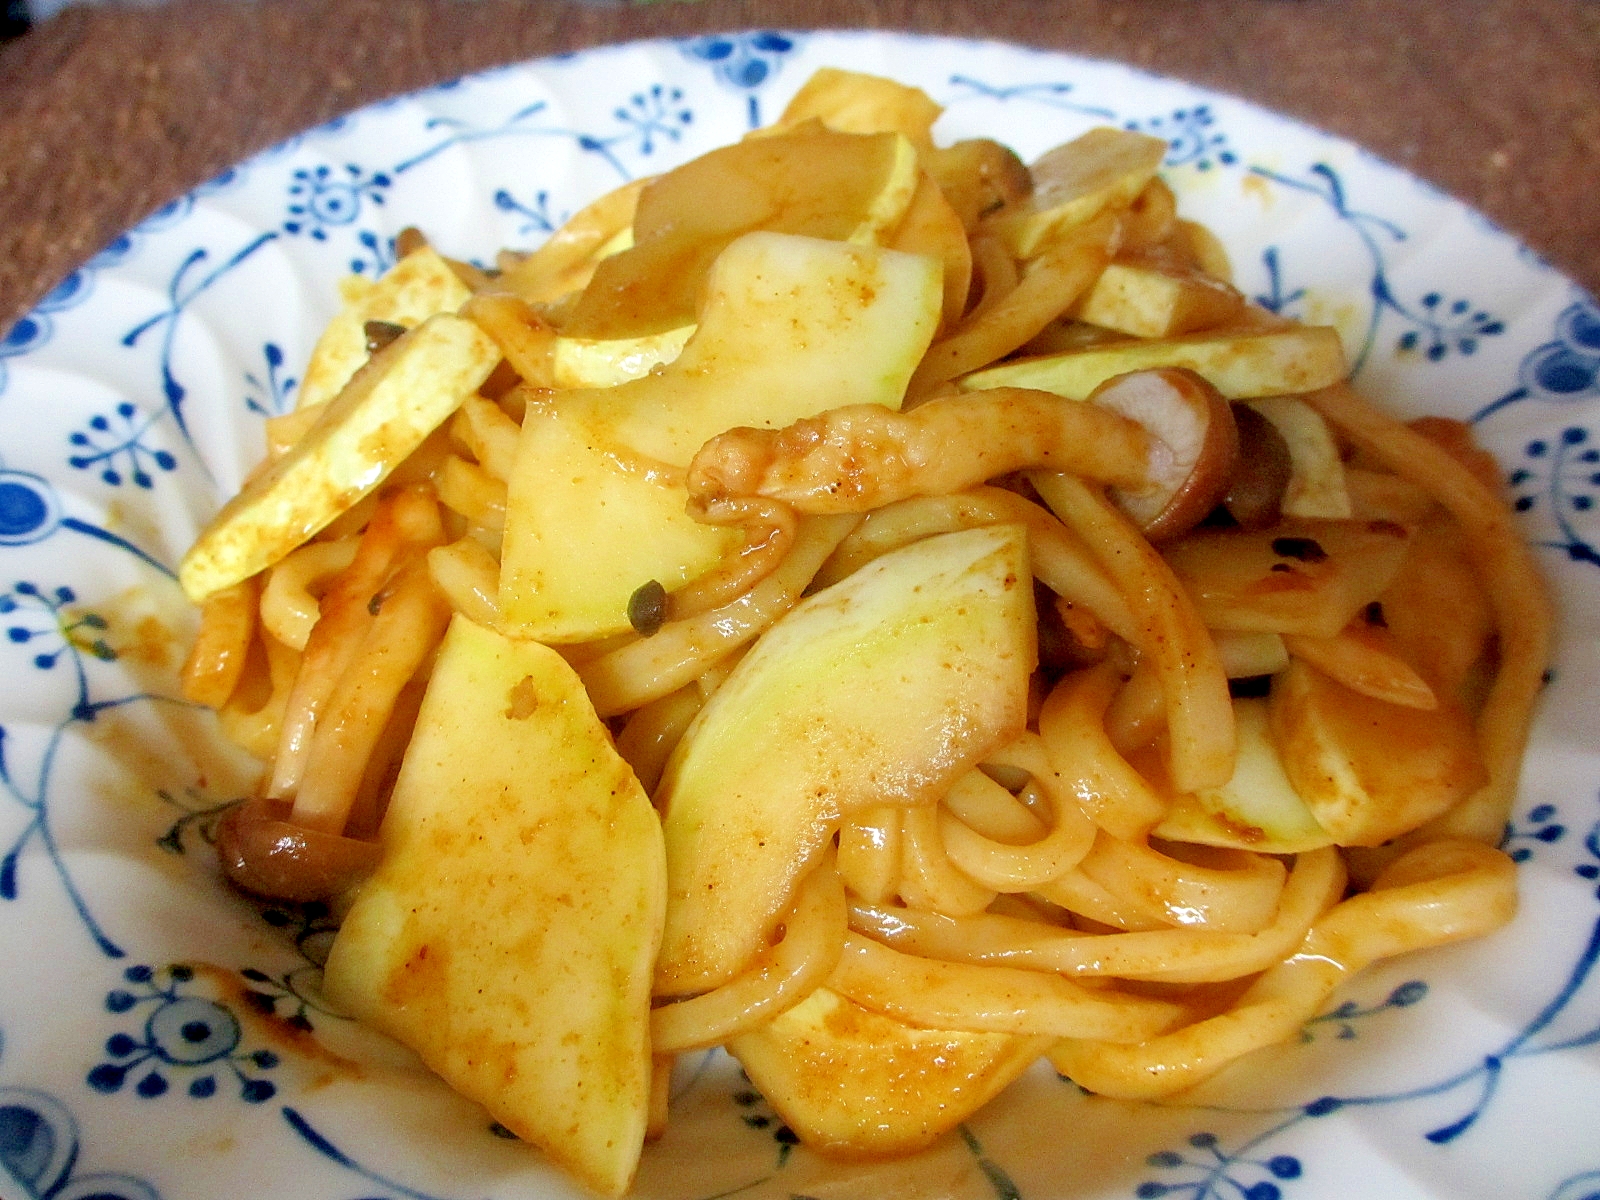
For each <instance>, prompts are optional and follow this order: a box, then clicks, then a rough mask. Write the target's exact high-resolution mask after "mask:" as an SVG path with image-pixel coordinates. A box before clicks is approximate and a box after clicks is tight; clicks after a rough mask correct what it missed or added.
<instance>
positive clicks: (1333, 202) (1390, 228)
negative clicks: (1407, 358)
mask: <svg viewBox="0 0 1600 1200" xmlns="http://www.w3.org/2000/svg"><path fill="white" fill-rule="evenodd" d="M1249 171H1250V173H1251V174H1253V175H1255V176H1257V177H1259V178H1261V179H1267V180H1270V181H1272V182H1273V183H1275V184H1278V185H1280V186H1282V187H1287V188H1292V189H1294V190H1296V191H1299V192H1304V193H1306V194H1308V195H1311V196H1314V197H1316V198H1317V199H1319V200H1322V201H1323V202H1325V203H1326V204H1327V205H1328V207H1329V208H1330V209H1331V210H1332V212H1333V215H1334V216H1335V217H1336V218H1337V219H1338V221H1339V223H1340V224H1341V225H1342V226H1343V227H1344V228H1346V229H1348V230H1349V231H1350V232H1351V233H1353V234H1354V235H1355V236H1356V237H1357V239H1359V241H1360V242H1361V245H1362V247H1363V249H1364V250H1365V251H1366V253H1367V256H1368V258H1369V259H1370V260H1371V265H1372V280H1371V283H1370V284H1369V285H1368V291H1369V293H1370V294H1371V296H1372V302H1373V303H1372V309H1371V312H1370V313H1369V314H1368V317H1367V328H1366V330H1365V332H1364V333H1363V334H1362V336H1361V340H1360V344H1359V346H1358V347H1357V348H1356V351H1355V353H1354V354H1353V355H1352V359H1351V370H1350V374H1351V375H1352V376H1355V375H1357V374H1359V373H1360V371H1361V369H1362V367H1363V366H1364V365H1365V363H1366V361H1367V359H1368V357H1369V356H1370V355H1371V353H1372V350H1373V347H1374V346H1375V345H1376V344H1377V336H1378V328H1379V325H1380V324H1381V323H1382V322H1383V320H1384V318H1385V316H1386V315H1392V316H1394V317H1396V318H1398V319H1399V320H1401V321H1402V322H1404V323H1405V324H1406V325H1407V326H1408V328H1407V329H1405V330H1404V331H1403V332H1401V333H1400V334H1399V335H1398V336H1397V337H1396V338H1395V346H1396V348H1397V349H1398V350H1399V351H1400V352H1401V353H1414V352H1416V351H1418V350H1421V351H1422V352H1423V354H1424V355H1425V356H1426V358H1427V360H1428V361H1429V362H1439V361H1441V360H1442V359H1444V358H1445V357H1447V356H1448V355H1449V353H1450V352H1451V351H1452V350H1454V351H1455V352H1456V353H1458V354H1463V355H1468V354H1473V353H1476V351H1477V349H1478V344H1479V342H1480V341H1481V340H1482V339H1483V338H1486V337H1494V336H1497V335H1499V334H1502V333H1504V332H1505V323H1504V322H1503V321H1501V320H1500V319H1499V318H1497V317H1495V316H1494V315H1493V314H1491V313H1489V312H1488V311H1486V310H1484V309H1482V308H1478V307H1476V306H1474V305H1473V304H1472V303H1471V302H1470V301H1468V300H1464V299H1460V298H1455V299H1452V300H1449V301H1448V302H1447V301H1446V299H1445V297H1444V294H1443V293H1441V292H1438V291H1430V292H1427V293H1425V294H1424V295H1423V296H1422V297H1421V298H1420V300H1419V301H1417V302H1416V303H1414V304H1413V303H1408V302H1407V301H1405V300H1403V299H1402V298H1401V297H1400V296H1399V295H1398V294H1397V293H1396V292H1395V286H1394V283H1393V281H1392V280H1391V279H1390V278H1389V260H1388V254H1387V250H1388V247H1389V246H1390V245H1391V244H1398V243H1401V242H1404V241H1405V240H1406V239H1407V237H1408V234H1407V233H1406V231H1405V230H1404V229H1401V228H1400V227H1399V226H1398V225H1396V224H1395V223H1394V222H1392V221H1389V220H1387V219H1385V218H1383V217H1381V216H1378V215H1377V214H1375V213H1370V212H1362V211H1360V210H1359V209H1356V208H1353V207H1352V206H1351V204H1350V200H1349V197H1348V196H1347V194H1346V192H1345V185H1344V180H1343V179H1342V178H1341V177H1340V175H1339V173H1338V172H1337V171H1336V170H1334V168H1333V167H1331V166H1329V165H1328V164H1327V163H1315V164H1313V165H1312V166H1311V167H1310V169H1309V170H1308V171H1307V173H1306V176H1305V177H1302V178H1294V177H1292V176H1289V175H1285V174H1282V173H1280V172H1277V171H1270V170H1268V169H1267V168H1265V167H1260V166H1253V167H1250V168H1249ZM1263 259H1264V261H1265V265H1266V268H1267V274H1268V278H1269V280H1270V283H1271V288H1270V291H1269V292H1268V294H1266V295H1262V296H1257V297H1256V300H1257V302H1258V303H1260V304H1262V305H1263V306H1264V307H1266V308H1268V309H1270V310H1271V311H1273V312H1280V313H1286V312H1287V311H1288V306H1289V305H1290V304H1292V303H1293V302H1295V301H1297V300H1300V299H1302V298H1303V297H1304V295H1305V291H1304V289H1295V290H1293V291H1286V290H1285V289H1284V287H1283V282H1282V274H1281V272H1282V268H1283V263H1282V255H1281V253H1280V251H1279V250H1278V248H1277V247H1275V246H1274V247H1268V248H1267V250H1266V251H1265V252H1264V254H1263ZM1289 315H1293V314H1289Z"/></svg>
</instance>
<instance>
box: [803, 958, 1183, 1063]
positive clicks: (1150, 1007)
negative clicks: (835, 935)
mask: <svg viewBox="0 0 1600 1200" xmlns="http://www.w3.org/2000/svg"><path fill="white" fill-rule="evenodd" d="M828 986H829V987H831V988H832V989H833V990H834V991H836V992H839V993H840V994H841V995H844V996H847V997H848V998H850V999H851V1000H854V1001H855V1002H856V1003H857V1004H859V1005H861V1006H862V1007H863V1008H870V1009H872V1010H873V1011H874V1012H881V1013H887V1014H888V1015H889V1016H891V1017H895V1018H897V1019H899V1020H901V1021H904V1022H906V1023H907V1024H909V1025H921V1026H924V1027H926V1028H929V1029H957V1030H968V1031H970V1032H974V1033H1024V1034H1029V1033H1047V1034H1052V1035H1054V1036H1056V1037H1073V1038H1088V1039H1093V1040H1094V1041H1097V1042H1101V1041H1103V1042H1113V1043H1123V1042H1143V1041H1145V1040H1147V1039H1149V1038H1152V1037H1155V1036H1156V1035H1157V1034H1159V1033H1161V1032H1163V1031H1164V1030H1166V1029H1168V1028H1170V1027H1171V1026H1172V1025H1173V1024H1175V1023H1176V1022H1177V1021H1179V1020H1180V1019H1181V1018H1182V1017H1183V1015H1184V1008H1183V1006H1182V1005H1180V1004H1175V1003H1172V1002H1170V1001H1166V1000H1155V999H1150V998H1148V997H1145V996H1135V995H1132V994H1128V993H1124V992H1119V991H1116V990H1114V989H1112V988H1100V987H1087V986H1085V985H1084V984H1081V983H1076V982H1074V981H1073V980H1070V979H1063V978H1062V977H1061V976H1059V975H1055V974H1051V973H1048V972H1044V971H1027V970H1023V969H1020V968H1017V967H991V966H976V965H974V964H972V963H952V962H940V961H938V960H936V959H931V958H916V957H914V956H912V955H909V954H901V953H900V952H899V951H897V950H891V949H889V948H888V947H887V946H883V945H880V944H879V943H877V942H875V941H872V940H871V939H870V938H864V937H862V936H860V935H859V934H849V935H847V936H846V938H845V942H844V953H843V954H842V955H841V956H840V958H839V965H838V966H837V967H835V968H834V972H833V975H832V977H831V978H830V979H829V981H828Z"/></svg>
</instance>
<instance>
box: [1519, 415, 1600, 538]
mask: <svg viewBox="0 0 1600 1200" xmlns="http://www.w3.org/2000/svg"><path fill="white" fill-rule="evenodd" d="M1523 454H1524V455H1525V456H1526V458H1527V460H1528V463H1529V465H1528V466H1525V467H1518V468H1517V469H1516V470H1515V471H1513V472H1511V476H1510V483H1511V488H1512V491H1513V492H1514V493H1515V494H1516V500H1515V502H1514V506H1515V508H1516V510H1517V511H1518V512H1519V513H1530V512H1534V511H1536V510H1538V509H1539V508H1540V506H1541V504H1542V505H1543V508H1544V511H1545V512H1546V514H1547V515H1548V516H1549V517H1550V519H1551V520H1552V521H1554V522H1555V525H1556V530H1557V532H1558V534H1559V537H1558V538H1556V539H1547V540H1545V541H1542V542H1540V543H1538V544H1539V545H1542V546H1546V547H1548V548H1550V549H1553V550H1561V551H1564V552H1565V553H1566V555H1567V557H1568V558H1569V559H1571V560H1572V561H1573V562H1586V563H1590V564H1592V565H1594V566H1600V552H1596V550H1595V548H1594V545H1593V544H1592V543H1591V542H1590V541H1589V539H1588V538H1586V537H1584V536H1583V535H1582V534H1581V533H1580V532H1579V531H1578V528H1577V522H1578V521H1580V520H1582V519H1583V518H1585V517H1587V516H1589V514H1591V513H1592V512H1594V509H1595V495H1596V492H1597V491H1600V448H1597V447H1596V446H1595V445H1594V443H1593V442H1592V441H1591V439H1590V437H1589V431H1588V430H1587V429H1585V428H1583V427H1582V426H1581V425H1569V426H1568V427H1567V428H1565V429H1563V430H1562V431H1561V433H1560V434H1559V435H1558V436H1557V437H1555V438H1535V439H1533V440H1532V441H1530V442H1528V443H1527V444H1526V445H1525V446H1524V447H1523Z"/></svg>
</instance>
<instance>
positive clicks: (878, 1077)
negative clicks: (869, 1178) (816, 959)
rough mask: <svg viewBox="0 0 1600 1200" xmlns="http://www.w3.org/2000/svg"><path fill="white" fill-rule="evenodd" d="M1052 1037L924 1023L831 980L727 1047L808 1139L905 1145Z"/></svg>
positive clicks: (1004, 1079)
mask: <svg viewBox="0 0 1600 1200" xmlns="http://www.w3.org/2000/svg"><path fill="white" fill-rule="evenodd" d="M1052 1040H1053V1039H1051V1038H1049V1037H1041V1036H1030V1035H1023V1034H1014V1033H993V1032H987V1033H973V1032H966V1031H956V1030H947V1029H919V1028H916V1027H915V1026H912V1025H907V1024H906V1023H905V1022H903V1021H898V1020H896V1019H895V1018H894V1017H890V1016H886V1015H884V1014H883V1013H875V1012H873V1011H871V1010H870V1009H866V1008H863V1007H862V1006H861V1005H859V1004H857V1003H855V1002H854V1001H853V1000H848V999H846V998H845V997H843V996H841V995H839V993H838V992H835V991H832V990H831V989H829V988H818V989H817V990H816V991H814V992H812V993H811V996H810V998H809V999H806V1000H803V1001H802V1002H801V1003H800V1004H798V1005H796V1006H795V1007H794V1008H791V1009H790V1010H789V1011H788V1012H786V1013H783V1014H782V1015H781V1016H779V1017H778V1018H776V1019H775V1020H774V1021H772V1022H771V1023H770V1024H768V1025H765V1026H763V1027H762V1028H760V1029H756V1030H753V1031H752V1032H750V1033H745V1034H740V1035H739V1036H737V1037H735V1038H734V1039H733V1040H732V1041H731V1042H729V1044H728V1049H729V1050H730V1051H731V1052H732V1053H733V1055H734V1057H735V1058H737V1059H738V1060H739V1062H740V1064H741V1065H742V1066H743V1067H744V1069H745V1072H746V1074H748V1075H749V1076H750V1082H751V1083H753V1084H755V1086H756V1087H757V1088H758V1089H759V1090H760V1092H761V1094H762V1096H764V1097H765V1098H766V1100H767V1102H768V1103H770V1104H771V1105H772V1107H773V1108H775V1109H777V1111H778V1113H779V1115H780V1116H782V1117H783V1119H784V1121H785V1122H786V1123H787V1124H788V1125H789V1127H790V1128H791V1129H793V1130H794V1131H795V1132H796V1133H798V1134H799V1135H800V1138H801V1140H802V1141H803V1142H804V1143H805V1144H806V1145H808V1146H814V1147H816V1148H817V1149H819V1150H821V1151H822V1152H823V1153H825V1154H827V1153H831V1154H842V1155H851V1156H857V1155H879V1154H908V1153H910V1152H912V1151H914V1150H920V1149H922V1148H923V1147H924V1146H927V1145H929V1144H930V1143H931V1142H933V1141H934V1140H936V1139H937V1138H938V1137H939V1136H940V1135H941V1134H943V1133H945V1132H947V1131H948V1130H951V1129H954V1128H955V1127H956V1126H957V1125H959V1124H960V1123H961V1122H962V1121H964V1120H966V1119H967V1118H968V1117H969V1116H971V1115H972V1114H973V1113H974V1112H976V1111H977V1110H978V1109H979V1108H981V1107H983V1105H984V1104H986V1103H988V1101H989V1100H990V1099H991V1098H993V1097H994V1096H995V1095H997V1094H998V1093H999V1092H1000V1091H1001V1090H1002V1089H1003V1088H1004V1087H1005V1086H1006V1085H1007V1084H1009V1083H1010V1082H1011V1081H1012V1080H1014V1079H1015V1078H1016V1077H1017V1076H1018V1075H1020V1074H1022V1072H1023V1071H1024V1070H1026V1069H1027V1067H1028V1065H1029V1064H1030V1063H1031V1062H1033V1060H1034V1059H1036V1058H1038V1057H1039V1055H1040V1054H1042V1053H1044V1051H1045V1049H1046V1048H1047V1047H1048V1046H1049V1045H1050V1043H1051V1041H1052Z"/></svg>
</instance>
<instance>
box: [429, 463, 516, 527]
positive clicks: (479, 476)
mask: <svg viewBox="0 0 1600 1200" xmlns="http://www.w3.org/2000/svg"><path fill="white" fill-rule="evenodd" d="M433 483H434V487H436V488H437V489H438V492H439V502H440V503H441V504H443V505H444V506H445V507H446V508H448V509H450V510H451V511H453V512H457V513H460V514H461V515H462V516H463V517H465V518H466V519H467V520H468V521H469V522H471V523H472V524H474V525H481V526H484V527H485V528H487V529H492V530H493V531H494V532H495V533H496V534H501V533H504V532H505V527H506V485H505V481H504V480H503V479H500V478H498V477H497V476H495V475H492V474H490V472H489V471H488V469H487V468H485V467H484V466H483V465H482V464H480V463H475V462H468V461H467V460H466V459H464V458H462V457H461V456H460V455H457V454H450V455H446V456H445V459H444V461H443V462H441V463H440V464H439V467H438V470H436V471H435V472H434V474H433Z"/></svg>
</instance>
